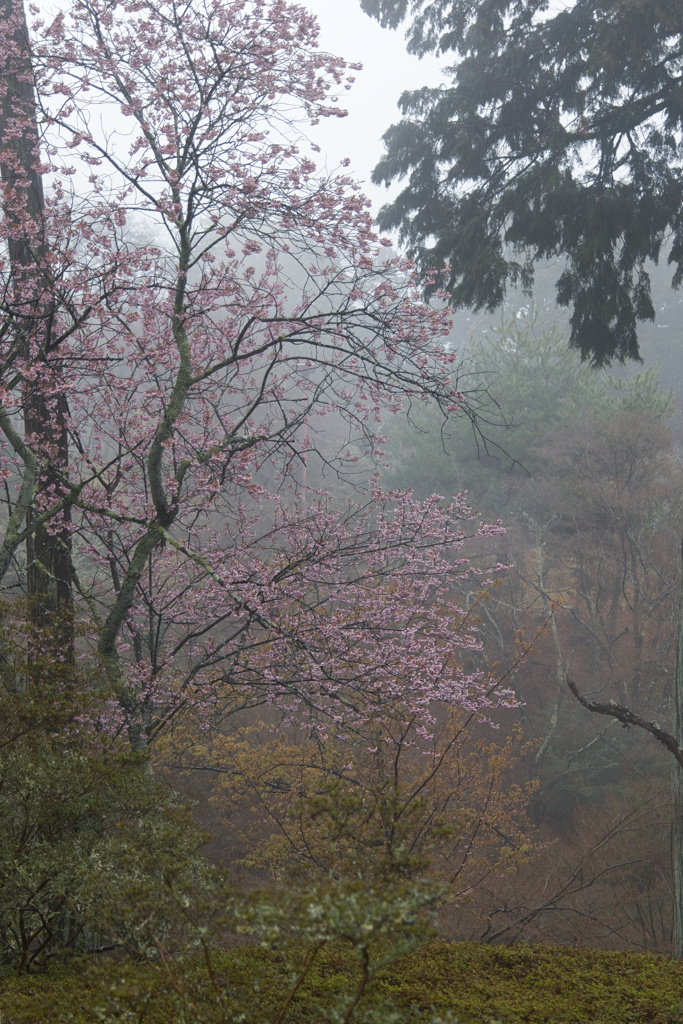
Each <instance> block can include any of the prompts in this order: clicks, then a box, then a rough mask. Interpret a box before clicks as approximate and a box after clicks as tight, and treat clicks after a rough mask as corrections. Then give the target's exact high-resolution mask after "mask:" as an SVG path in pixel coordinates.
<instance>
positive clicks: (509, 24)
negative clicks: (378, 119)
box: [362, 0, 683, 365]
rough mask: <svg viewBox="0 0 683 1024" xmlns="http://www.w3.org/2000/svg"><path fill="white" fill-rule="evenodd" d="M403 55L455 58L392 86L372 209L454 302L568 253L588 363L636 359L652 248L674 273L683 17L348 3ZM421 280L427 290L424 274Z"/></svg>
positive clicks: (567, 293) (663, 12)
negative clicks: (444, 72)
mask: <svg viewBox="0 0 683 1024" xmlns="http://www.w3.org/2000/svg"><path fill="white" fill-rule="evenodd" d="M362 7H363V9H364V10H365V11H366V12H367V13H368V14H370V15H373V16H374V17H376V18H378V19H379V20H380V21H381V23H382V24H383V25H392V26H394V27H396V26H398V25H399V24H401V23H402V22H403V21H404V20H405V19H406V18H407V17H409V16H410V21H409V26H408V32H407V37H408V48H409V50H410V51H411V52H413V53H418V54H421V53H426V52H429V51H435V52H437V53H439V54H443V55H449V54H451V53H452V54H453V55H454V56H455V58H456V59H457V62H456V63H455V64H454V65H453V66H452V67H451V68H450V69H449V72H448V74H449V76H450V78H451V82H450V83H449V84H447V85H443V86H441V87H439V88H432V89H428V88H424V89H420V90H418V91H416V92H412V93H405V94H404V95H403V97H402V98H401V109H402V111H403V114H404V115H405V116H404V120H402V121H401V122H400V123H399V124H397V125H394V126H393V127H392V128H390V129H389V131H388V132H387V133H386V135H385V142H386V153H385V155H384V157H383V158H382V160H381V161H380V163H379V165H378V166H377V168H376V170H375V173H374V180H375V181H376V182H377V183H381V182H386V183H390V182H392V181H395V180H400V179H402V178H404V177H406V176H407V177H408V184H407V186H406V187H405V188H404V189H403V191H402V192H401V193H400V194H399V196H398V197H397V198H396V199H395V200H394V201H393V202H391V203H390V204H389V205H388V206H386V207H385V208H384V209H383V210H382V211H381V213H380V216H379V223H380V225H381V227H382V228H383V229H389V228H399V230H400V235H401V238H402V240H403V241H404V242H405V243H406V244H407V246H408V249H409V251H410V252H411V253H412V254H413V255H414V257H415V258H416V260H417V263H418V266H419V268H420V270H421V273H422V275H423V277H424V276H425V275H431V274H432V272H433V269H434V268H436V269H438V270H444V269H445V268H446V267H447V268H448V270H447V272H446V281H447V286H448V289H449V291H450V294H451V301H452V302H453V304H454V305H456V306H461V305H464V306H473V307H475V308H481V307H483V306H486V307H488V308H493V307H495V306H498V305H500V304H501V303H502V301H503V299H504V296H505V291H506V286H507V284H508V283H513V284H514V283H517V282H520V283H522V284H523V285H524V286H526V287H529V286H530V285H531V282H532V280H533V275H534V267H535V264H537V263H538V261H542V260H546V259H550V258H554V257H557V256H560V257H562V258H563V259H565V260H566V266H565V269H564V270H563V271H562V273H561V275H560V277H559V279H558V281H557V299H558V302H559V303H560V304H561V305H566V306H570V307H571V310H572V315H571V320H570V323H571V344H572V345H574V346H575V347H576V348H578V349H579V351H580V352H581V354H582V356H583V357H584V358H590V359H591V360H593V361H594V362H595V363H596V364H598V365H601V364H604V363H608V362H610V361H611V360H612V359H617V360H624V359H627V358H637V357H638V354H639V349H638V339H637V324H638V322H639V321H643V320H648V319H650V320H651V319H653V318H654V315H655V310H654V306H653V303H652V300H651V294H650V277H649V273H648V267H647V264H648V261H654V262H655V263H656V262H657V261H658V260H659V258H660V255H661V254H662V249H663V245H664V242H665V240H666V239H668V238H669V236H670V239H671V241H670V248H668V250H667V259H668V261H669V262H670V263H671V264H672V265H673V267H674V276H673V283H674V285H678V284H680V282H681V279H682V275H683V222H682V221H681V209H682V207H683V163H682V161H683V142H682V136H681V128H682V127H683V125H682V119H683V112H682V110H681V105H680V102H679V95H680V89H681V76H682V74H683V22H682V17H681V10H680V4H678V3H677V2H676V0H664V2H659V0H638V2H637V3H632V4H615V3H613V2H612V0H597V2H596V0H573V2H571V3H569V4H566V5H563V7H562V9H561V10H560V11H558V12H557V13H549V12H548V11H547V7H546V4H545V3H543V2H541V0H492V2H485V3H477V4H471V3H468V2H466V0H431V2H425V0H415V2H414V3H411V4H410V5H408V4H407V3H406V2H405V0H362ZM428 287H430V286H429V285H428Z"/></svg>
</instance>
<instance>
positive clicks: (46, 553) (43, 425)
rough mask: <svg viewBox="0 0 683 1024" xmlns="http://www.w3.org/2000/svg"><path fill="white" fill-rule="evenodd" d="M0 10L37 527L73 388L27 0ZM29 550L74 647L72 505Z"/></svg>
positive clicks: (53, 487) (62, 453) (13, 252)
mask: <svg viewBox="0 0 683 1024" xmlns="http://www.w3.org/2000/svg"><path fill="white" fill-rule="evenodd" d="M0 12H1V13H0V16H1V18H2V23H1V24H0V32H2V33H3V34H4V36H5V40H6V45H7V49H6V50H5V60H4V68H3V69H2V72H3V74H2V85H3V96H2V104H1V106H0V147H1V148H2V158H1V159H0V173H1V176H2V181H3V184H4V186H5V203H4V210H3V213H4V217H5V223H6V224H7V225H8V226H9V227H10V234H9V239H8V243H7V248H8V255H9V265H10V271H11V276H12V282H11V289H10V290H9V291H10V294H11V295H12V309H11V313H10V315H11V316H12V318H13V319H14V321H15V323H16V333H15V338H16V341H15V344H16V346H17V351H21V354H22V355H23V356H25V357H28V358H30V359H31V361H32V362H34V363H35V364H36V365H37V367H38V369H39V372H38V374H37V377H38V379H40V378H41V377H46V376H47V377H49V380H48V382H47V383H48V387H47V388H45V389H42V388H41V386H40V385H36V384H35V383H33V382H31V381H29V382H27V383H26V385H25V387H24V393H23V406H24V437H25V441H26V444H27V446H28V447H29V448H30V449H31V450H32V452H33V454H34V455H35V456H36V459H37V462H38V467H39V478H38V480H37V482H36V491H35V493H34V495H33V500H32V501H31V503H30V505H29V508H28V512H27V526H28V527H29V528H30V526H31V523H32V520H33V518H34V511H33V510H34V507H35V498H36V495H37V494H40V492H41V491H42V492H43V493H48V494H55V493H58V492H59V489H60V480H61V478H62V477H63V476H64V475H65V473H66V471H67V469H68V456H69V448H68V433H67V417H68V408H67V402H66V396H65V395H64V394H63V393H61V392H60V390H59V378H60V369H61V368H60V365H59V361H58V360H57V358H56V357H55V356H54V355H50V351H49V349H50V325H51V322H52V317H53V315H54V295H53V290H52V288H51V286H50V276H49V271H48V258H47V257H48V252H47V244H46V239H45V234H44V214H45V199H44V194H43V182H42V179H41V176H40V174H39V173H38V172H37V170H36V162H37V160H38V126H37V118H36V99H35V92H34V88H33V81H32V75H31V58H30V47H29V40H28V31H27V27H26V19H25V16H24V12H23V8H22V6H21V2H20V0H4V3H3V4H2V7H0ZM18 127H19V128H20V130H17V128H18ZM48 394H49V396H50V397H48ZM26 556H27V590H28V594H29V597H31V598H33V599H34V600H33V605H34V614H35V615H36V618H37V620H38V621H39V622H43V623H44V622H46V621H48V620H49V619H53V620H54V615H55V613H56V612H59V613H60V614H61V616H63V622H64V624H65V625H64V637H63V646H64V648H65V649H66V651H70V650H71V648H72V643H73V636H72V630H71V627H70V626H69V625H68V622H69V619H70V617H71V613H72V586H71V584H72V580H71V539H70V530H69V509H68V507H67V509H66V510H65V511H64V513H63V514H62V516H61V519H60V521H59V522H51V524H50V528H49V529H48V528H47V527H46V526H43V525H36V526H35V527H34V529H33V530H29V536H28V539H27V544H26ZM62 653H65V651H62Z"/></svg>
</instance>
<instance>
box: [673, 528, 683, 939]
mask: <svg viewBox="0 0 683 1024" xmlns="http://www.w3.org/2000/svg"><path fill="white" fill-rule="evenodd" d="M681 555H682V557H683V544H682V546H681ZM673 701H674V737H675V739H676V742H677V743H678V744H679V746H683V572H682V573H681V586H680V591H679V595H678V617H677V622H676V667H675V670H674V692H673ZM672 771H673V776H672V781H673V787H672V788H673V812H672V820H671V864H672V870H673V900H674V914H673V946H674V956H675V957H678V958H681V957H683V765H681V763H680V761H678V760H674V763H673V768H672Z"/></svg>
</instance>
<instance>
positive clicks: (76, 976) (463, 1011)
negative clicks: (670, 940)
mask: <svg viewBox="0 0 683 1024" xmlns="http://www.w3.org/2000/svg"><path fill="white" fill-rule="evenodd" d="M305 958H306V953H305V951H304V949H303V948H301V947H289V948H288V949H286V950H282V949H279V950H277V951H275V952H274V951H270V950H267V949H264V948H262V947H260V946H248V947H242V948H239V949H233V950H226V951H224V952H221V953H216V954H214V956H213V957H212V959H211V974H209V971H208V969H207V965H206V962H205V961H203V960H200V959H197V960H195V961H193V962H192V964H190V965H188V966H187V969H186V974H185V978H184V982H183V984H184V985H185V989H184V993H183V995H182V996H180V995H179V994H178V993H177V992H174V990H173V988H172V986H171V985H170V984H169V981H168V975H167V974H165V973H164V971H163V970H160V969H155V967H154V966H153V965H150V964H147V965H142V966H133V965H124V966H122V965H117V964H114V963H111V962H110V963H108V964H106V965H100V966H98V967H92V966H91V967H86V966H84V965H82V964H81V965H76V964H74V965H73V968H72V969H71V970H69V971H66V970H61V971H59V972H55V974H54V976H38V977H35V976H33V977H29V978H26V977H24V978H21V977H14V978H10V979H7V980H5V981H0V1009H1V1010H2V1014H3V1024H35V1021H36V1020H37V1019H40V1020H49V1021H50V1024H67V1022H68V1024H114V1022H117V1024H123V1022H125V1024H141V1022H143V1021H144V1024H190V1022H191V1024H219V1022H220V1024H237V1022H241V1024H257V1022H258V1024H263V1022H268V1024H274V1022H275V1020H277V1019H278V1014H279V1013H280V1011H281V1009H282V1007H283V1004H284V1001H285V999H286V998H287V995H288V993H289V992H290V991H291V988H292V983H293V974H292V971H291V967H292V965H293V964H294V965H296V967H297V969H298V970H299V971H300V970H301V969H302V966H303V964H304V961H305ZM169 967H171V968H172V967H173V965H172V964H171V963H169ZM359 973H360V972H359V967H358V965H357V963H355V961H354V957H353V954H352V953H350V952H349V951H345V950H344V948H343V947H342V946H327V947H325V948H324V949H321V950H320V952H319V953H318V955H317V957H316V958H315V960H314V961H313V962H312V963H311V964H310V968H309V970H308V972H307V975H306V978H305V980H304V981H303V983H302V984H301V986H300V987H299V989H298V990H297V992H296V993H295V995H294V997H293V998H292V1000H291V1001H290V1003H289V1004H288V1007H287V1009H286V1012H285V1015H284V1017H283V1018H282V1020H283V1021H284V1024H332V1022H334V1021H336V1020H338V1019H339V1017H338V1008H339V1007H340V1006H342V1007H343V1006H344V1005H347V1003H348V999H349V996H350V995H351V993H352V992H353V986H354V984H356V983H357V982H358V978H359ZM212 979H213V980H212ZM682 981H683V966H682V965H681V964H680V962H676V961H672V960H669V959H668V958H666V957H663V956H656V955H653V954H637V953H606V952H598V951H595V950H582V949H566V948H562V949H558V948H551V947H544V946H514V947H512V948H502V947H491V946H481V945H475V944H473V943H457V944H449V943H433V944H431V945H428V946H426V947H423V948H422V949H420V950H418V951H416V952H413V953H411V954H410V955H408V956H405V957H403V958H402V959H401V960H399V961H397V962H395V963H393V964H391V965H388V966H386V967H384V968H383V969H382V970H381V971H379V972H378V974H377V976H376V977H375V979H374V980H373V982H372V984H371V985H370V986H369V988H368V990H367V993H366V997H365V1001H364V1003H363V1004H361V1006H360V1007H359V1008H358V1011H357V1012H356V1013H355V1014H354V1016H353V1017H352V1019H353V1020H354V1021H355V1022H357V1024H362V1022H365V1021H368V1022H370V1021H373V1022H378V1024H379V1022H380V1021H381V1022H382V1024H399V1022H400V1024H418V1022H424V1024H427V1022H431V1024H456V1022H457V1024H528V1022H530V1021H533V1022H537V1021H539V1022H540V1021H544V1022H546V1024H586V1022H587V1021H590V1022H591V1024H643V1022H644V1021H647V1022H649V1024H681V1022H683V1000H682V998H681V982H682ZM214 986H216V987H217V988H219V989H220V990H221V992H222V993H223V998H222V999H221V1003H222V1005H221V1007H220V1009H219V1008H218V1003H217V1000H216V994H215V988H214ZM190 1003H192V1008H190V1005H189V1004H190ZM335 1008H337V1009H335Z"/></svg>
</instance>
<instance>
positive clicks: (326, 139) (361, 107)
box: [300, 0, 446, 213]
mask: <svg viewBox="0 0 683 1024" xmlns="http://www.w3.org/2000/svg"><path fill="white" fill-rule="evenodd" d="M300 2H301V4H302V6H304V7H307V8H308V9H309V10H311V11H313V13H314V14H315V15H316V16H317V18H318V22H319V24H320V47H321V49H324V50H328V51H329V52H330V53H334V54H336V55H337V56H339V57H344V58H345V59H346V60H348V61H350V62H352V63H356V62H360V63H361V64H363V70H362V71H358V72H356V82H355V84H354V86H353V88H352V89H351V91H350V92H347V93H344V94H343V98H341V99H340V105H341V106H343V107H345V108H346V109H347V110H348V111H349V116H348V117H346V118H343V119H340V118H336V117H335V118H330V119H329V120H326V121H324V122H323V123H321V125H320V126H319V128H317V129H314V131H315V132H316V134H315V136H314V141H315V142H316V143H317V144H318V145H319V146H321V147H322V150H323V153H321V154H320V160H321V162H322V160H323V158H324V157H325V156H326V164H327V168H328V170H334V169H335V168H336V167H337V166H338V165H339V163H340V161H341V160H343V159H344V158H345V157H349V159H350V160H351V166H350V167H349V168H348V171H347V172H346V173H349V174H352V175H353V177H354V178H356V179H357V180H358V181H361V182H363V184H364V187H365V192H366V194H367V195H368V196H369V198H370V199H371V200H372V203H373V210H374V212H375V213H376V212H377V210H378V209H379V207H380V206H381V205H382V203H384V202H386V201H387V197H388V195H389V193H387V192H386V191H385V189H383V188H381V189H380V188H376V187H375V186H373V185H371V184H370V175H371V173H372V170H373V168H374V167H375V165H376V163H377V161H378V160H379V158H380V156H381V155H382V152H383V144H382V141H381V140H382V135H383V134H384V132H385V131H386V130H387V128H388V127H389V126H390V125H391V124H393V123H395V122H396V121H398V120H399V119H400V112H399V110H398V107H397V103H398V99H399V96H400V95H401V93H402V92H404V91H405V90H406V89H416V88H419V87H420V86H423V85H437V84H439V82H440V81H441V77H440V75H439V71H438V68H439V65H440V63H441V64H443V63H446V62H444V61H441V62H437V61H436V59H435V58H433V57H431V56H430V57H425V58H423V59H421V60H420V59H418V58H417V57H413V56H410V55H409V54H408V53H407V52H406V47H405V40H404V37H403V31H404V30H403V29H401V28H399V29H398V31H392V30H390V29H383V28H381V27H380V25H379V23H378V22H376V21H374V20H373V19H372V18H369V17H368V16H367V14H365V13H364V12H363V11H362V10H361V8H360V3H359V0H300Z"/></svg>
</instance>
